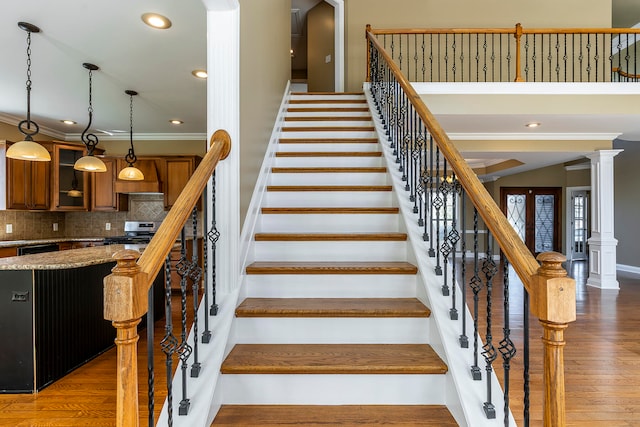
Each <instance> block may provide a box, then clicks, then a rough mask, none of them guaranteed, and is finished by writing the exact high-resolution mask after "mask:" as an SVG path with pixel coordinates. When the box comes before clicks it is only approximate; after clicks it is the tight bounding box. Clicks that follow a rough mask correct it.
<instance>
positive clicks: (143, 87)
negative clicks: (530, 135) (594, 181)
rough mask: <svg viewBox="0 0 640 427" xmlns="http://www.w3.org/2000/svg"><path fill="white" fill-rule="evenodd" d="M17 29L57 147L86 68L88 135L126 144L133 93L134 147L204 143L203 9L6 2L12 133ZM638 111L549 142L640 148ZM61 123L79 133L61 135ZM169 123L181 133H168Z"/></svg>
mask: <svg viewBox="0 0 640 427" xmlns="http://www.w3.org/2000/svg"><path fill="white" fill-rule="evenodd" d="M297 2H299V3H297ZM316 2H317V0H292V9H299V12H296V14H297V16H296V19H299V20H301V22H304V16H303V15H304V10H306V9H307V8H309V7H311V6H313V4H315V3H316ZM613 5H614V11H613V21H614V22H613V26H631V25H633V24H632V22H634V23H637V22H640V1H638V0H613ZM147 12H156V13H159V14H162V15H165V16H167V17H169V18H170V19H171V21H172V23H173V25H172V27H171V28H169V29H167V30H158V29H153V28H150V27H148V26H146V25H145V24H144V23H143V22H142V20H141V15H142V14H143V13H147ZM19 21H26V22H30V23H32V24H35V25H37V26H39V27H40V28H41V30H42V32H41V33H38V34H34V35H33V36H32V81H33V86H32V96H31V111H32V118H33V119H34V120H35V121H36V122H37V123H38V124H39V125H40V127H41V129H42V130H41V131H43V132H45V133H47V134H49V135H52V136H54V137H56V138H60V139H66V140H78V139H79V135H80V133H81V132H82V131H83V129H84V127H85V126H86V124H87V120H88V114H87V107H88V85H89V80H88V71H87V70H86V69H85V68H83V66H82V63H84V62H90V63H93V64H96V65H98V66H99V67H100V70H99V71H95V72H94V74H93V109H94V121H93V126H92V129H93V130H94V131H98V130H103V131H106V132H109V133H111V134H114V136H112V137H111V138H118V137H120V138H122V139H126V138H128V133H127V132H128V129H129V97H128V96H127V95H125V94H124V91H125V89H132V90H136V91H138V92H139V95H138V96H137V97H135V98H134V132H135V134H136V139H150V140H153V139H173V140H176V139H204V135H205V133H206V81H204V80H199V79H196V78H194V77H193V76H192V75H191V71H192V70H195V69H205V68H206V13H205V7H204V4H203V2H202V0H181V1H176V0H135V1H131V0H109V1H95V0H56V1H42V0H21V1H13V2H10V6H8V5H6V6H5V8H4V9H3V13H2V14H0V39H1V40H2V41H3V43H2V58H3V66H2V67H0V93H1V94H2V96H1V97H0V121H2V122H6V123H10V124H14V125H15V124H17V123H18V122H19V121H20V120H22V119H24V117H25V112H26V90H25V81H26V53H25V51H26V33H25V32H24V31H22V30H20V29H19V28H18V26H17V23H18V22H19ZM636 105H638V103H636ZM636 110H637V107H636V108H635V109H634V110H633V111H631V112H630V113H632V114H631V115H630V114H617V113H614V114H610V117H609V118H610V120H604V121H602V120H601V121H598V120H594V119H593V116H591V117H590V116H589V114H585V115H583V116H581V117H578V116H573V117H566V116H560V115H557V114H555V115H553V114H549V115H547V116H544V120H546V121H547V123H548V126H547V128H546V129H547V132H554V133H562V132H578V131H579V129H581V126H583V129H587V128H588V129H589V131H590V132H595V133H598V132H600V133H607V132H612V129H611V128H612V124H613V123H615V122H616V121H617V120H620V121H621V123H622V122H624V126H627V128H625V131H624V132H627V131H628V132H631V133H629V135H630V134H632V133H634V134H635V133H636V132H637V135H638V136H639V140H640V120H638V119H637V118H638V115H640V113H636V112H635V111H636ZM526 116H527V115H526V114H523V113H521V114H520V115H518V114H484V115H482V114H477V113H476V114H472V113H470V114H447V113H443V114H442V116H441V117H442V120H443V126H444V127H445V129H446V130H447V131H451V132H452V133H459V134H463V133H473V134H475V135H481V134H483V133H485V134H489V133H491V134H495V133H496V132H504V129H522V123H521V122H522V121H523V120H524V119H525V118H526ZM62 119H70V120H74V121H76V122H77V124H76V125H72V126H68V125H64V124H62V123H61V122H60V120H62ZM171 119H179V120H182V121H184V124H182V125H180V126H175V125H171V124H170V123H169V120H171ZM551 129H553V130H551ZM509 132H512V131H509ZM513 132H515V131H513ZM99 135H100V134H99ZM103 135H105V136H104V138H103V139H108V138H107V136H106V134H103ZM454 139H456V138H454ZM476 154H477V153H474V156H475V155H476ZM493 156H494V159H493V160H492V161H495V159H497V158H498V157H499V158H509V157H505V156H502V155H500V156H499V155H498V154H495V153H494V154H493ZM547 160H548V159H547ZM528 161H529V162H534V163H535V161H536V160H528ZM490 163H491V161H489V160H487V164H490Z"/></svg>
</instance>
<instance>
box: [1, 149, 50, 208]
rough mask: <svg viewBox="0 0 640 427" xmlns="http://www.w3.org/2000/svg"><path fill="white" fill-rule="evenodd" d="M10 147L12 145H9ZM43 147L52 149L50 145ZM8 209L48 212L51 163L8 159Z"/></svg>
mask: <svg viewBox="0 0 640 427" xmlns="http://www.w3.org/2000/svg"><path fill="white" fill-rule="evenodd" d="M9 145H10V144H9ZM43 145H44V146H45V147H46V148H47V149H49V150H50V149H51V145H50V144H45V143H43ZM5 160H6V169H7V181H6V208H7V209H17V210H48V209H49V207H50V201H51V199H50V192H49V186H50V177H51V163H50V162H30V161H26V160H16V159H9V158H6V159H5Z"/></svg>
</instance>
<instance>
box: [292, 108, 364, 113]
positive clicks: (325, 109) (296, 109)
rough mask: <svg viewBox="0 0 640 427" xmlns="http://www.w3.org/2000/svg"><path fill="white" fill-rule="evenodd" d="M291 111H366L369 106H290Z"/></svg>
mask: <svg viewBox="0 0 640 427" xmlns="http://www.w3.org/2000/svg"><path fill="white" fill-rule="evenodd" d="M287 111H288V112H289V113H333V112H336V113H339V112H342V113H356V112H357V113H366V112H367V111H369V107H290V108H287Z"/></svg>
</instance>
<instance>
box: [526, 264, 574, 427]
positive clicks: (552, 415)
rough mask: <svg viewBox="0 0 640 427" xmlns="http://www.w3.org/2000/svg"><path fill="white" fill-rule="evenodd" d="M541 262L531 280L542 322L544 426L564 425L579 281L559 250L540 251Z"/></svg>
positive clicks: (536, 311)
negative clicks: (569, 339) (568, 333)
mask: <svg viewBox="0 0 640 427" xmlns="http://www.w3.org/2000/svg"><path fill="white" fill-rule="evenodd" d="M537 260H538V261H540V262H541V264H542V265H541V266H540V268H539V269H538V272H537V273H536V274H535V275H534V276H533V280H532V282H531V285H532V287H531V289H532V294H531V301H532V304H531V312H532V313H533V314H534V315H535V316H537V317H538V319H539V321H540V323H541V324H542V328H543V333H542V343H543V346H544V360H543V365H544V366H543V368H544V415H543V419H544V426H545V427H564V426H565V425H566V420H565V403H564V400H565V392H564V345H565V341H564V330H565V329H566V328H567V326H568V324H569V322H573V321H574V320H576V282H575V280H573V279H572V278H570V277H567V272H566V271H565V270H564V268H562V265H561V264H562V263H563V262H564V261H566V260H567V258H566V257H565V256H564V255H563V254H560V253H557V252H545V253H542V254H540V255H538V257H537Z"/></svg>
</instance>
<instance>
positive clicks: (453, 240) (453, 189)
mask: <svg viewBox="0 0 640 427" xmlns="http://www.w3.org/2000/svg"><path fill="white" fill-rule="evenodd" d="M460 189H461V186H460V183H459V182H458V179H457V178H456V176H455V175H454V174H451V183H450V185H449V191H450V193H451V231H449V235H448V240H449V245H450V246H451V254H452V255H451V309H450V310H449V317H450V318H451V320H458V309H457V308H456V298H457V295H456V248H457V247H458V242H459V241H460V232H459V231H458V220H457V218H456V217H457V210H456V206H457V199H458V193H459V191H460ZM445 274H446V273H445Z"/></svg>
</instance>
